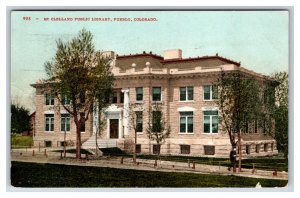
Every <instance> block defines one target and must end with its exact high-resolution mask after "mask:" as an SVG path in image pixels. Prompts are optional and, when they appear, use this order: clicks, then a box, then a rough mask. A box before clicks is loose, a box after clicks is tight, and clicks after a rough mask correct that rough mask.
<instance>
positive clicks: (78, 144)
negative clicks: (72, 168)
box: [76, 124, 81, 159]
mask: <svg viewBox="0 0 300 198" xmlns="http://www.w3.org/2000/svg"><path fill="white" fill-rule="evenodd" d="M76 134H77V136H76V158H77V159H81V132H80V124H78V125H77V124H76Z"/></svg>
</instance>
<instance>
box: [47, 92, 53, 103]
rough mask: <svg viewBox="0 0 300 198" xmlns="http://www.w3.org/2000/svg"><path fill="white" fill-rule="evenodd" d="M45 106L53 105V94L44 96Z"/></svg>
mask: <svg viewBox="0 0 300 198" xmlns="http://www.w3.org/2000/svg"><path fill="white" fill-rule="evenodd" d="M45 104H46V105H54V94H53V93H46V94H45Z"/></svg>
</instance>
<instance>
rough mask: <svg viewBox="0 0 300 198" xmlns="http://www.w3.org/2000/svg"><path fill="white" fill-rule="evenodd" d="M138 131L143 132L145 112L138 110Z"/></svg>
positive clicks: (136, 113)
mask: <svg viewBox="0 0 300 198" xmlns="http://www.w3.org/2000/svg"><path fill="white" fill-rule="evenodd" d="M135 115H136V132H143V112H142V111H136V112H135Z"/></svg>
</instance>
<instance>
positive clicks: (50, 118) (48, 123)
mask: <svg viewBox="0 0 300 198" xmlns="http://www.w3.org/2000/svg"><path fill="white" fill-rule="evenodd" d="M45 131H54V114H46V115H45Z"/></svg>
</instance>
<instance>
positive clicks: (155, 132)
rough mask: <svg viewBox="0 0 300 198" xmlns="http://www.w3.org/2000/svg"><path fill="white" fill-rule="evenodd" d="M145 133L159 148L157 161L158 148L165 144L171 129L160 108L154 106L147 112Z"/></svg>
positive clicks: (156, 105)
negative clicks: (147, 118)
mask: <svg viewBox="0 0 300 198" xmlns="http://www.w3.org/2000/svg"><path fill="white" fill-rule="evenodd" d="M146 131H147V135H148V138H149V139H150V140H152V141H155V142H156V144H157V146H158V148H159V149H158V151H157V159H159V156H160V147H161V145H162V144H163V143H165V140H166V138H168V137H169V136H170V133H171V127H170V126H169V125H168V124H167V122H166V121H165V118H164V115H163V113H162V110H161V107H160V106H159V105H158V104H155V105H154V106H153V107H152V110H149V120H148V126H147V129H146Z"/></svg>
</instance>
